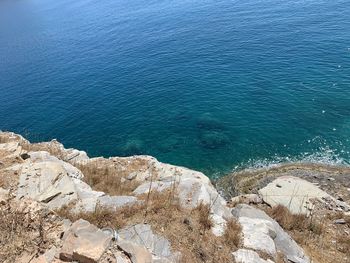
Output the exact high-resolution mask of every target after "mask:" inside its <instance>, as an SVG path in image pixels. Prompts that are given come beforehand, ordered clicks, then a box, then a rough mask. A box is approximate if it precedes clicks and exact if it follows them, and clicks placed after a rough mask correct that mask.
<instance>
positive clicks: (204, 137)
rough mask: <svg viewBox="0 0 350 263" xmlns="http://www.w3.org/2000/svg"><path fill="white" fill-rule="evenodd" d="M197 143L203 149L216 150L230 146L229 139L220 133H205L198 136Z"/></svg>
mask: <svg viewBox="0 0 350 263" xmlns="http://www.w3.org/2000/svg"><path fill="white" fill-rule="evenodd" d="M199 141H200V143H201V145H202V146H203V147H204V148H208V149H217V148H222V147H225V146H227V145H228V144H230V138H229V137H228V136H227V135H226V134H225V133H223V132H221V131H206V132H203V133H201V134H200V135H199Z"/></svg>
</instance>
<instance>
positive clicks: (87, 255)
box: [59, 219, 112, 263]
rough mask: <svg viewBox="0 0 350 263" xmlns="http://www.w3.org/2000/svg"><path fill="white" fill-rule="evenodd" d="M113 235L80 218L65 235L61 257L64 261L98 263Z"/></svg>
mask: <svg viewBox="0 0 350 263" xmlns="http://www.w3.org/2000/svg"><path fill="white" fill-rule="evenodd" d="M111 239H112V237H111V236H110V235H108V234H105V233H104V232H103V231H101V230H100V229H98V228H97V227H96V226H94V225H91V224H90V223H89V222H87V221H85V220H83V219H79V220H78V221H76V222H74V223H73V224H72V226H71V227H70V228H69V229H68V230H67V231H66V232H65V233H64V235H63V245H62V249H61V251H60V253H59V257H60V259H61V260H64V261H78V262H81V263H96V262H98V261H99V259H100V258H101V256H102V255H103V253H104V252H105V251H106V249H107V248H108V247H109V245H110V242H111Z"/></svg>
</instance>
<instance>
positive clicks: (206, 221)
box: [194, 202, 213, 230]
mask: <svg viewBox="0 0 350 263" xmlns="http://www.w3.org/2000/svg"><path fill="white" fill-rule="evenodd" d="M194 212H196V213H198V215H199V225H200V226H201V228H202V229H203V230H208V229H211V228H212V226H213V222H212V220H211V218H210V207H209V205H205V204H203V203H202V202H201V203H200V204H199V205H198V206H197V207H196V208H195V209H194Z"/></svg>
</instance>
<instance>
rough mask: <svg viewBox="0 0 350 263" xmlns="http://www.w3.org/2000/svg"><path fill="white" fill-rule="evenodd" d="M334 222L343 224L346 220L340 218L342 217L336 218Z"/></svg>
mask: <svg viewBox="0 0 350 263" xmlns="http://www.w3.org/2000/svg"><path fill="white" fill-rule="evenodd" d="M334 224H336V225H343V224H346V221H345V219H344V218H340V219H337V220H335V221H334Z"/></svg>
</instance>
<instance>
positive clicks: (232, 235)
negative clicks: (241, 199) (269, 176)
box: [58, 191, 240, 263]
mask: <svg viewBox="0 0 350 263" xmlns="http://www.w3.org/2000/svg"><path fill="white" fill-rule="evenodd" d="M141 198H142V199H143V200H144V203H141V204H136V205H133V206H129V207H128V206H125V207H122V208H120V209H119V210H117V211H111V210H106V209H103V208H97V210H96V211H95V212H94V213H80V214H76V215H72V214H71V213H69V211H67V209H65V210H60V211H58V213H59V215H61V216H62V217H65V218H69V219H71V220H73V221H74V220H77V219H79V218H84V219H85V220H88V221H89V222H91V223H93V224H95V225H97V226H99V227H112V228H117V229H119V228H122V227H124V226H126V225H134V224H138V223H147V224H150V225H151V227H152V229H153V230H154V231H155V232H156V233H158V234H160V235H161V236H164V237H165V238H167V239H168V240H169V241H170V243H171V245H172V248H173V249H174V251H180V252H181V254H182V262H185V263H197V262H212V263H214V262H215V263H217V262H233V258H232V254H231V253H232V252H233V251H234V250H236V249H237V245H238V243H239V237H240V226H239V225H238V224H237V223H236V222H235V221H230V222H229V223H228V228H227V231H226V233H225V235H224V236H223V237H216V236H214V235H213V233H212V231H211V227H212V222H211V220H210V209H209V207H208V206H207V205H204V204H200V205H199V206H198V207H197V208H194V209H183V208H181V207H180V205H179V202H178V200H177V199H176V198H174V197H173V193H172V192H171V191H164V192H162V193H158V192H151V193H150V195H144V196H142V197H141ZM147 198H148V201H147Z"/></svg>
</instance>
